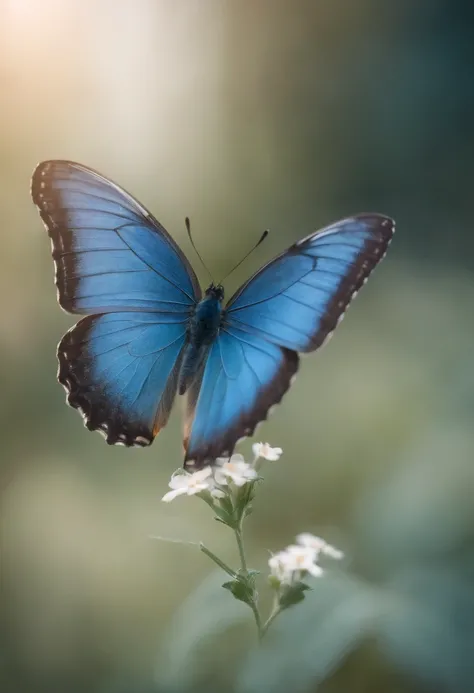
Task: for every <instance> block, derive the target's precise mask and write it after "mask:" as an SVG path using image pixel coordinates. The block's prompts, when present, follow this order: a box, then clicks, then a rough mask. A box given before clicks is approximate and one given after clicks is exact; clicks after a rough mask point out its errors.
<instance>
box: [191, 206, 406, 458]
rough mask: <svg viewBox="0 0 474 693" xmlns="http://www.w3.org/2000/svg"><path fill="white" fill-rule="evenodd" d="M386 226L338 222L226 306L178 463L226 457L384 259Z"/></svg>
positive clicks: (364, 220)
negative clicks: (300, 358) (300, 357)
mask: <svg viewBox="0 0 474 693" xmlns="http://www.w3.org/2000/svg"><path fill="white" fill-rule="evenodd" d="M393 231H394V223H393V221H392V220H391V219H389V218H387V217H384V216H381V215H377V214H365V215H360V216H357V217H352V218H349V219H344V220H342V221H340V222H338V223H336V224H333V225H332V226H329V227H327V228H326V229H323V230H322V231H320V232H317V233H314V234H311V235H310V236H308V237H307V238H304V239H303V240H301V241H299V242H298V243H295V244H294V245H293V246H291V247H290V248H289V249H288V250H287V251H285V252H284V253H283V254H282V255H280V256H278V257H277V258H275V259H274V260H273V261H272V262H270V263H269V264H268V265H266V266H265V267H263V268H262V269H261V270H260V271H259V272H257V273H256V274H255V275H254V276H253V277H252V278H251V279H250V280H249V281H248V282H247V283H246V284H245V285H244V286H243V287H242V288H241V289H240V290H239V291H237V293H236V294H235V295H234V296H233V297H232V298H231V299H230V301H229V302H228V304H227V306H226V309H225V311H224V314H223V320H222V324H221V329H220V333H219V336H218V338H217V340H216V342H215V343H214V345H213V346H212V348H211V350H210V353H209V357H208V360H207V364H206V365H205V368H204V371H203V374H202V382H201V381H197V383H196V384H195V385H194V387H193V388H192V390H191V393H190V396H189V405H188V422H187V433H186V436H185V437H186V441H185V444H186V447H187V451H186V464H187V466H188V467H194V468H196V467H201V466H203V465H204V464H205V463H206V462H208V461H209V460H212V459H213V458H215V457H217V456H219V455H222V454H229V455H230V454H231V453H232V451H233V449H234V446H235V444H236V442H237V441H238V439H239V438H241V437H242V436H249V435H252V433H253V432H254V430H255V427H256V425H257V424H258V422H259V421H262V420H263V419H265V418H266V417H267V414H268V410H269V408H270V407H271V406H272V405H273V404H275V403H277V402H279V401H280V400H281V398H282V397H283V395H284V393H285V392H286V391H287V390H288V388H289V386H290V384H291V378H292V376H293V375H294V374H295V373H296V371H297V369H298V353H297V352H309V351H313V350H315V349H317V348H318V347H319V346H321V344H322V343H323V341H324V340H325V339H326V338H327V336H328V335H329V334H330V333H331V332H332V331H333V330H334V328H335V327H336V325H337V323H338V322H339V320H340V318H341V317H342V315H343V314H344V311H345V310H346V308H347V306H348V304H349V303H350V301H351V299H352V297H353V296H354V295H355V293H356V292H357V291H358V289H359V288H360V287H361V286H362V284H363V283H364V282H365V281H366V279H367V277H368V276H369V274H370V272H371V271H372V270H373V269H374V267H375V266H376V265H377V263H378V262H379V261H380V260H381V259H382V257H383V256H384V254H385V252H386V250H387V246H388V244H389V242H390V240H391V238H392V235H393Z"/></svg>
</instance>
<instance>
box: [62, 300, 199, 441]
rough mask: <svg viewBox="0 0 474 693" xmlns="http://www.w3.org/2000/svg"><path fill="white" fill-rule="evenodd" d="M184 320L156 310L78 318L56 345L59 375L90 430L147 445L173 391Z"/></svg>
mask: <svg viewBox="0 0 474 693" xmlns="http://www.w3.org/2000/svg"><path fill="white" fill-rule="evenodd" d="M186 325H187V323H186V321H185V320H182V321H179V319H178V317H170V316H169V315H168V316H165V315H162V314H159V313H133V312H130V311H128V312H122V313H105V314H103V315H92V316H87V317H85V318H83V319H82V320H80V321H79V322H78V323H77V325H75V326H74V327H73V328H72V329H71V330H70V331H69V332H67V333H66V334H65V335H64V337H63V338H62V340H61V342H60V344H59V347H58V358H59V372H58V380H59V382H60V383H61V384H62V385H64V387H65V388H66V390H67V391H68V393H69V394H68V402H69V404H70V405H71V406H73V407H75V408H76V409H79V411H80V412H81V414H82V415H83V417H84V419H85V423H86V426H87V428H89V430H99V431H102V432H103V433H104V434H105V437H106V440H107V442H108V443H110V444H114V443H122V444H123V445H141V446H144V445H150V444H151V443H152V442H153V439H154V437H155V436H156V435H157V433H158V432H159V430H160V429H161V428H162V427H163V426H164V425H165V424H166V422H167V421H168V417H169V414H170V411H171V406H172V404H173V399H174V396H175V394H176V387H177V377H178V373H179V367H180V363H181V356H182V353H183V346H184V344H185V340H186Z"/></svg>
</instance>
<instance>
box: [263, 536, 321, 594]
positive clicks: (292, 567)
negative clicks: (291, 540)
mask: <svg viewBox="0 0 474 693" xmlns="http://www.w3.org/2000/svg"><path fill="white" fill-rule="evenodd" d="M315 559H316V555H315V552H314V551H313V550H312V549H307V548H305V547H304V546H295V545H294V546H288V547H287V548H286V549H284V550H283V551H280V552H279V553H276V554H274V555H273V556H272V557H271V558H270V559H269V561H268V565H269V566H270V572H271V574H272V575H274V576H275V577H276V578H278V580H279V581H280V582H281V583H283V584H286V585H291V583H292V582H298V581H299V580H301V578H302V577H303V576H304V575H305V574H306V573H309V574H310V575H313V576H314V577H319V576H320V575H322V574H323V571H322V568H320V567H319V565H316V562H315Z"/></svg>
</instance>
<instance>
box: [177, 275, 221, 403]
mask: <svg viewBox="0 0 474 693" xmlns="http://www.w3.org/2000/svg"><path fill="white" fill-rule="evenodd" d="M223 298H224V289H223V288H222V286H214V284H211V286H210V287H209V288H208V289H207V290H206V292H205V295H204V298H203V299H202V300H201V301H199V303H198V304H197V306H196V309H195V311H194V314H193V315H192V317H191V319H190V321H189V327H188V343H187V345H186V347H185V351H184V354H183V361H182V364H181V369H180V374H179V385H178V391H179V394H180V395H183V394H184V393H185V392H186V390H187V389H188V387H189V386H190V384H191V383H192V381H193V380H194V378H195V377H196V375H197V374H198V372H199V369H200V368H201V366H202V365H203V363H204V359H205V357H206V354H207V352H208V349H209V346H210V345H211V344H212V342H213V341H214V339H215V338H216V336H217V333H218V331H219V326H220V323H221V315H222V300H223Z"/></svg>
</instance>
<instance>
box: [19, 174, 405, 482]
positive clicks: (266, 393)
mask: <svg viewBox="0 0 474 693" xmlns="http://www.w3.org/2000/svg"><path fill="white" fill-rule="evenodd" d="M32 197H33V201H34V203H35V204H36V205H37V207H38V209H39V212H40V215H41V218H42V219H43V221H44V223H45V225H46V228H47V230H48V233H49V235H50V237H51V240H52V254H53V258H54V261H55V265H56V285H57V288H58V300H59V303H60V305H61V306H62V308H64V310H66V311H68V312H69V313H80V314H85V315H86V317H84V318H83V319H82V320H80V321H79V322H78V323H77V324H76V325H75V326H74V327H73V328H72V329H71V330H69V332H67V333H66V334H65V335H64V337H63V338H62V340H61V342H60V343H59V346H58V359H59V372H58V380H59V382H60V383H61V384H62V385H63V386H64V387H65V389H66V391H67V392H68V402H69V404H70V405H71V406H72V407H75V408H76V409H78V410H79V411H80V412H81V414H82V416H83V417H84V419H85V425H86V426H87V428H88V429H89V430H99V431H102V433H103V434H104V435H105V437H106V440H107V442H108V443H110V444H113V443H121V444H123V445H127V446H130V445H140V446H145V445H150V444H151V443H152V442H153V439H154V438H155V436H156V435H157V434H158V432H159V431H160V430H161V429H162V428H163V426H165V425H166V423H167V421H168V418H169V415H170V411H171V407H172V404H173V400H174V398H175V395H176V393H177V392H179V394H181V395H182V394H185V393H186V394H187V413H186V420H185V434H184V448H185V466H186V467H187V468H193V469H199V468H201V467H203V466H204V465H206V464H208V463H212V462H213V461H214V460H215V459H216V458H217V457H220V456H229V455H230V454H232V451H233V449H234V447H235V444H236V442H237V441H238V440H239V439H240V438H241V437H242V436H250V435H252V433H253V432H254V430H255V427H256V425H257V423H258V422H260V421H262V420H264V419H266V417H267V414H268V410H269V409H270V407H271V406H272V405H273V404H275V403H277V402H279V401H280V400H281V398H282V397H283V395H284V394H285V392H286V391H287V390H288V388H289V387H290V384H291V380H292V378H293V376H294V375H295V373H296V371H297V370H298V362H299V356H298V352H309V351H314V350H315V349H317V348H318V347H320V346H321V345H322V343H323V342H324V340H325V339H326V338H327V337H328V335H329V334H330V333H331V332H332V331H333V330H334V329H335V327H336V325H337V324H338V322H339V320H340V318H341V317H342V315H343V314H344V311H345V310H346V308H347V306H348V304H349V302H350V300H351V299H352V297H353V296H354V295H355V294H356V292H357V291H358V289H359V288H360V287H361V286H362V284H363V283H364V282H365V281H366V279H367V277H368V276H369V274H370V272H371V271H372V270H373V269H374V267H375V266H376V265H377V263H378V262H379V261H380V260H381V259H382V257H383V256H384V255H385V252H386V250H387V246H388V244H389V242H390V240H391V238H392V235H393V232H394V222H393V221H392V220H391V219H389V218H388V217H385V216H381V215H379V214H362V215H358V216H354V217H350V218H348V219H343V220H342V221H339V222H337V223H335V224H333V225H332V226H328V227H327V228H325V229H323V230H322V231H319V232H317V233H312V234H310V235H309V236H307V237H306V238H304V239H302V240H301V241H298V242H297V243H295V244H294V245H292V246H291V247H290V248H288V250H286V251H285V252H284V253H282V254H281V255H279V256H278V257H276V258H275V259H274V260H272V261H271V262H269V263H268V264H267V265H265V266H264V267H263V268H262V269H260V270H259V271H258V272H257V273H256V274H254V275H253V277H251V279H249V280H248V281H247V283H245V284H244V285H243V286H242V287H241V288H240V289H239V290H238V291H237V292H236V293H235V294H234V296H233V297H232V298H231V299H230V300H229V301H228V303H227V305H226V306H225V307H223V298H224V289H223V287H222V286H221V285H217V286H216V285H214V284H211V285H210V286H209V287H208V288H207V289H206V290H205V292H204V296H203V295H202V292H201V288H200V286H199V283H198V280H197V278H196V275H195V273H194V271H193V269H192V267H191V265H190V264H189V262H188V260H187V259H186V257H185V256H184V255H183V253H182V252H181V250H180V249H179V248H178V246H177V245H176V243H175V242H174V241H173V239H172V238H171V236H170V235H169V234H168V233H167V232H166V231H165V229H164V228H163V226H161V224H160V223H159V222H158V221H157V220H156V219H155V218H154V217H153V216H152V215H151V214H150V213H149V212H148V211H147V210H146V209H145V208H144V207H143V206H142V205H141V204H140V203H139V202H137V201H136V200H135V199H134V198H133V197H132V196H131V195H129V194H128V193H127V192H125V191H124V190H123V189H121V188H120V187H119V186H118V185H116V184H115V183H112V182H111V181H110V180H107V179H106V178H104V177H103V176H101V175H100V174H99V173H97V172H96V171H93V170H91V169H89V168H86V167H85V166H81V165H80V164H77V163H73V162H70V161H46V162H43V163H41V164H39V165H38V167H37V168H36V170H35V172H34V174H33V180H32Z"/></svg>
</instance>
